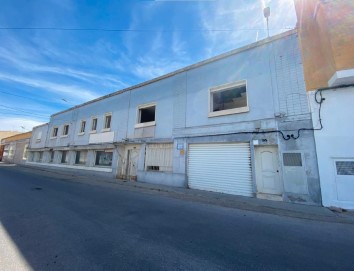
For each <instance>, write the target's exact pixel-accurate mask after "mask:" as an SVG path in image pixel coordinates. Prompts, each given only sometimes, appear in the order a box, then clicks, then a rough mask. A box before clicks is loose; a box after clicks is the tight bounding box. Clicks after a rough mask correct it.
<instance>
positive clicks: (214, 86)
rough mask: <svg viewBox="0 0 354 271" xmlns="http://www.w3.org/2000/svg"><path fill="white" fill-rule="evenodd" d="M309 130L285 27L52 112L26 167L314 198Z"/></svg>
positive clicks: (292, 35)
mask: <svg viewBox="0 0 354 271" xmlns="http://www.w3.org/2000/svg"><path fill="white" fill-rule="evenodd" d="M312 128H313V126H312V120H311V113H310V110H309V107H308V101H307V96H306V90H305V82H304V77H303V67H302V63H301V55H300V49H299V42H298V36H297V31H296V30H291V31H288V32H286V33H283V34H280V35H277V36H274V37H271V38H267V39H265V40H262V41H259V42H256V43H254V44H250V45H248V46H245V47H242V48H239V49H236V50H233V51H231V52H228V53H225V54H222V55H219V56H216V57H214V58H211V59H208V60H205V61H202V62H200V63H196V64H194V65H191V66H188V67H185V68H183V69H180V70H177V71H175V72H172V73H169V74H167V75H164V76H161V77H158V78H155V79H153V80H150V81H148V82H144V83H141V84H139V85H136V86H133V87H130V88H127V89H124V90H121V91H118V92H115V93H112V94H109V95H106V96H104V97H101V98H98V99H96V100H93V101H90V102H87V103H84V104H81V105H78V106H76V107H73V108H70V109H68V110H65V111H62V112H58V113H56V114H54V115H52V116H51V119H50V122H49V123H48V124H45V125H41V126H38V127H35V128H34V129H33V133H32V138H31V142H30V153H29V157H28V158H29V159H28V162H27V164H28V165H35V166H41V167H52V168H57V169H59V168H62V169H64V170H66V171H75V172H78V171H82V172H83V171H86V172H90V173H93V174H104V175H106V176H111V177H114V178H119V179H129V180H137V181H138V182H149V183H155V184H162V185H172V186H179V187H190V188H194V189H202V190H208V191H216V192H223V193H229V194H235V195H243V196H249V197H251V196H256V197H260V198H267V199H275V200H284V201H291V202H302V203H303V202H307V203H315V204H321V192H320V184H319V177H318V168H317V160H316V149H315V143H314V136H313V131H312V130H311V129H312ZM302 129H305V130H302Z"/></svg>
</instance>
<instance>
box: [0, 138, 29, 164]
mask: <svg viewBox="0 0 354 271" xmlns="http://www.w3.org/2000/svg"><path fill="white" fill-rule="evenodd" d="M29 141H30V139H29V138H28V139H22V140H18V141H14V142H11V143H7V144H6V145H5V146H8V147H10V146H11V147H12V148H13V155H12V156H9V155H6V156H4V157H3V161H4V162H6V163H14V164H24V163H26V160H27V159H24V152H25V147H26V145H27V146H28V145H29Z"/></svg>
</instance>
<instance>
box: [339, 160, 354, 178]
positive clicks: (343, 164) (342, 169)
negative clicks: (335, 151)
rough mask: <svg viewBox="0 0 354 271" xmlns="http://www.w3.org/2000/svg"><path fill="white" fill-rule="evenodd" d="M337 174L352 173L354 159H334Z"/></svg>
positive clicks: (353, 171)
mask: <svg viewBox="0 0 354 271" xmlns="http://www.w3.org/2000/svg"><path fill="white" fill-rule="evenodd" d="M336 169H337V175H354V161H336Z"/></svg>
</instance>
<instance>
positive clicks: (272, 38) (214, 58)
mask: <svg viewBox="0 0 354 271" xmlns="http://www.w3.org/2000/svg"><path fill="white" fill-rule="evenodd" d="M296 33H297V29H296V28H295V29H291V30H289V31H285V32H283V33H280V34H278V35H275V36H272V37H269V38H266V39H263V40H260V41H257V42H254V43H251V44H248V45H245V46H242V47H240V48H237V49H234V50H231V51H229V52H226V53H222V54H220V55H217V56H214V57H211V58H209V59H206V60H203V61H200V62H197V63H195V64H192V65H189V66H186V67H184V68H181V69H178V70H176V71H173V72H170V73H167V74H165V75H161V76H159V77H156V78H153V79H151V80H148V81H145V82H142V83H139V84H137V85H134V86H131V87H128V88H125V89H121V90H118V91H116V92H112V93H110V94H107V95H105V96H102V97H99V98H96V99H94V100H91V101H88V102H85V103H82V104H79V105H76V106H74V107H71V108H68V109H65V110H63V111H60V112H58V113H54V114H52V115H51V117H54V116H56V115H60V114H63V113H66V112H68V111H71V110H74V109H76V108H80V107H83V106H85V105H88V104H92V103H95V102H98V101H101V100H104V99H107V98H110V97H113V96H116V95H119V94H122V93H124V92H127V91H131V90H134V89H137V88H140V87H142V86H146V85H149V84H151V83H154V82H157V81H160V80H162V79H165V78H168V77H172V76H174V75H176V74H179V73H182V72H186V71H189V70H191V69H195V68H197V67H200V66H203V65H206V64H209V63H211V62H214V61H217V60H220V59H223V58H226V57H229V56H232V55H236V54H238V53H241V52H243V51H247V50H250V49H252V48H255V47H259V46H262V45H264V44H267V43H270V42H273V41H275V40H278V39H281V38H284V37H286V36H290V35H293V34H296Z"/></svg>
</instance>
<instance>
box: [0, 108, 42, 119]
mask: <svg viewBox="0 0 354 271" xmlns="http://www.w3.org/2000/svg"><path fill="white" fill-rule="evenodd" d="M0 110H2V109H0ZM1 115H11V116H25V117H32V118H34V119H43V120H44V119H49V117H41V116H35V115H33V114H30V113H28V114H26V113H16V112H0V119H1Z"/></svg>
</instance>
